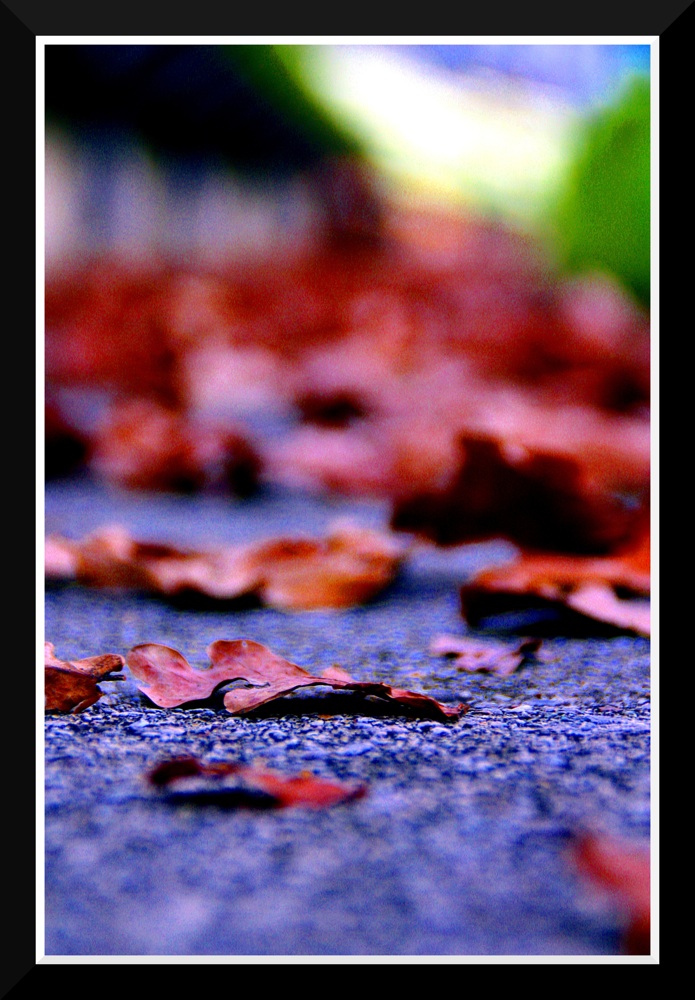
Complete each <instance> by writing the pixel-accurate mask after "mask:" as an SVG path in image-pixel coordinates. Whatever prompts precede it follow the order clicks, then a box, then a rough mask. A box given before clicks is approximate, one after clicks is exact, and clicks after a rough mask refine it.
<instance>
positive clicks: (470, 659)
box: [430, 635, 541, 677]
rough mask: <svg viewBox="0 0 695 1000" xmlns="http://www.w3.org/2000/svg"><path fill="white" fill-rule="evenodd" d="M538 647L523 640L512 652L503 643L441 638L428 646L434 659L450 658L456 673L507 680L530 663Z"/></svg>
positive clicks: (531, 642) (533, 640)
mask: <svg viewBox="0 0 695 1000" xmlns="http://www.w3.org/2000/svg"><path fill="white" fill-rule="evenodd" d="M540 645H541V640H540V639H525V640H524V641H523V642H522V643H521V644H520V645H519V646H517V647H516V648H515V649H512V648H511V647H510V646H509V645H506V644H505V643H502V642H494V641H492V640H480V639H469V638H466V637H464V636H456V635H440V636H437V637H436V638H434V639H433V640H432V642H431V643H430V653H432V655H434V656H450V657H453V660H454V665H455V666H456V667H457V668H458V669H459V670H467V671H469V672H470V673H474V672H476V671H485V672H487V673H492V674H498V675H499V676H500V677H508V676H509V674H512V673H513V672H514V671H515V670H516V668H517V667H518V666H520V665H521V664H522V663H523V662H524V661H525V660H527V659H530V658H531V657H532V656H533V654H534V653H535V652H536V651H537V650H538V649H539V648H540Z"/></svg>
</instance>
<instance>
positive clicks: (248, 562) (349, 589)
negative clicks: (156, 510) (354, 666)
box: [45, 525, 406, 610]
mask: <svg viewBox="0 0 695 1000" xmlns="http://www.w3.org/2000/svg"><path fill="white" fill-rule="evenodd" d="M405 549H406V546H405V545H404V544H403V543H402V542H401V541H400V540H398V539H395V538H394V537H393V536H392V535H391V534H389V533H387V532H383V531H376V530H371V529H367V528H359V527H355V526H353V525H349V526H345V525H343V526H337V527H336V528H335V529H334V530H333V531H332V532H330V533H329V535H328V536H327V537H326V538H325V539H311V538H272V539H267V540H262V541H259V542H252V543H250V544H247V545H235V546H223V547H219V548H217V549H210V550H207V551H194V550H183V549H177V548H174V547H173V546H169V545H159V544H154V543H147V542H139V541H137V540H136V539H134V538H133V537H132V536H131V535H130V534H129V532H127V531H126V530H125V529H124V528H121V527H111V528H106V529H103V530H101V531H99V532H97V533H95V534H93V535H90V536H88V537H87V538H85V539H84V540H83V541H81V542H75V541H71V540H70V539H67V538H62V537H60V536H56V535H52V536H49V537H48V538H47V539H46V549H45V566H46V576H47V578H48V579H52V580H72V579H74V580H77V581H78V582H79V583H83V584H85V585H88V586H95V587H121V588H130V589H137V590H144V591H150V592H153V593H158V594H163V595H165V596H168V597H173V596H175V595H185V594H197V595H199V596H202V597H204V598H208V599H210V600H213V601H230V600H238V599H240V598H244V597H249V596H255V597H257V598H258V599H259V600H261V601H262V602H263V603H264V604H267V605H269V606H270V607H274V608H281V609H287V610H289V609H292V610H310V609H315V608H346V607H352V606H354V605H356V604H362V603H364V602H365V601H368V600H370V599H371V598H372V597H374V596H375V595H376V594H377V593H379V591H381V590H382V589H383V588H384V587H385V586H387V584H389V583H390V582H391V581H392V580H393V578H394V577H395V575H396V572H397V569H398V566H399V565H400V562H401V561H402V558H403V555H404V553H405Z"/></svg>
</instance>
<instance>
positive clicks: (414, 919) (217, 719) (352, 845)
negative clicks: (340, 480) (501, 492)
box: [45, 476, 650, 960]
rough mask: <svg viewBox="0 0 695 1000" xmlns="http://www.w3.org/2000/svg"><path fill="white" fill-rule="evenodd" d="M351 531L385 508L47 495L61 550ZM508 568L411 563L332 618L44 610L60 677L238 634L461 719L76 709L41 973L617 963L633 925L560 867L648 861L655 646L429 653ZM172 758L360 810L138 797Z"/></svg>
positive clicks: (52, 843) (451, 558)
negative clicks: (597, 855) (280, 779)
mask: <svg viewBox="0 0 695 1000" xmlns="http://www.w3.org/2000/svg"><path fill="white" fill-rule="evenodd" d="M345 516H351V517H352V518H353V519H354V520H355V521H357V522H358V523H360V524H364V525H372V526H377V525H383V524H385V523H386V522H387V511H386V509H385V508H384V507H383V506H382V505H380V504H378V503H376V504H375V503H362V502H354V501H345V500H328V499H324V498H310V497H306V496H302V495H300V494H296V493H295V494H292V493H285V492H282V491H267V492H265V493H263V494H262V495H261V496H260V497H257V498H255V499H252V500H248V501H243V502H241V501H234V500H230V499H227V498H224V497H219V496H218V497H200V496H198V497H175V496H162V495H154V494H145V495H143V494H137V493H126V492H121V491H116V490H108V489H106V488H104V487H103V486H100V485H98V484H96V483H95V482H93V481H92V480H90V479H89V478H88V477H86V476H78V477H75V478H72V479H65V480H62V481H57V482H54V483H51V484H49V487H48V490H47V495H46V530H47V531H48V532H58V533H62V534H66V535H69V536H71V537H75V538H79V537H82V536H83V535H84V534H85V533H86V532H88V531H90V530H92V529H95V528H97V527H100V526H103V525H104V524H108V523H121V524H124V525H125V526H126V527H128V528H129V529H130V530H131V531H132V532H133V533H134V534H136V535H137V537H139V538H146V539H150V540H159V541H167V542H172V543H176V544H179V545H184V546H185V545H196V544H205V543H208V544H213V543H216V542H232V541H246V540H252V539H255V538H260V537H263V536H266V535H268V534H277V533H286V532H292V533H297V532H305V533H309V534H319V533H321V532H322V531H323V530H324V529H325V528H326V527H327V526H328V525H329V524H330V523H331V521H332V520H334V519H335V518H337V517H345ZM510 551H511V550H510V548H509V547H508V546H506V545H505V544H503V543H495V544H487V545H471V546H464V547H461V548H459V549H456V550H450V551H448V552H445V551H435V550H432V551H429V552H428V551H422V552H418V553H417V554H416V555H415V556H414V557H413V558H412V560H411V561H410V562H409V563H408V564H407V565H406V566H405V568H404V570H403V572H402V574H401V576H400V578H399V579H398V580H397V581H396V582H395V583H394V585H393V586H392V587H391V588H390V589H389V590H388V591H386V592H385V593H384V594H383V595H382V596H381V597H379V598H378V599H377V600H375V601H374V602H373V603H372V604H370V605H368V606H365V607H361V608H356V609H350V610H346V611H335V612H308V613H287V612H280V611H274V610H269V609H247V610H238V611H233V610H228V609H227V610H219V609H216V610H202V609H199V608H185V607H177V606H172V605H171V604H168V603H166V602H164V601H161V600H158V599H156V598H155V597H151V596H142V595H140V596H137V595H122V594H121V595H115V594H111V593H108V592H105V591H97V590H88V589H84V588H80V587H77V586H72V585H71V586H66V587H61V588H57V589H50V590H49V591H48V593H47V595H46V638H47V639H49V640H50V641H52V642H53V643H54V644H55V647H56V653H57V655H58V656H59V657H61V658H69V659H73V658H78V657H83V656H91V655H95V654H97V653H104V652H118V653H122V654H125V653H126V652H127V651H128V649H129V648H130V647H131V646H133V645H136V644H138V643H141V642H160V643H165V644H167V645H170V646H173V647H175V648H176V649H178V650H180V651H181V652H182V653H183V654H184V655H185V656H186V657H187V658H188V659H189V660H190V661H191V662H192V663H194V664H196V665H199V666H203V665H205V664H206V662H207V661H206V656H205V649H206V646H207V645H208V644H209V643H210V642H212V641H213V640H215V639H220V638H225V639H233V638H241V637H244V638H250V639H254V640H256V641H258V642H262V643H265V644H266V645H268V646H269V647H270V648H271V649H272V650H273V651H274V652H276V653H279V654H281V655H283V656H285V657H287V658H288V659H290V660H292V661H293V662H295V663H298V664H300V665H302V666H304V667H305V668H307V669H309V670H311V672H312V673H318V672H321V671H322V670H323V669H325V668H326V667H329V666H331V665H333V664H340V665H341V666H343V667H344V668H345V669H346V670H348V671H349V672H350V673H351V674H352V675H353V676H354V677H355V678H356V679H358V680H372V679H374V680H380V681H384V682H387V683H392V684H396V685H399V686H402V687H406V688H410V689H412V690H417V691H423V692H425V693H427V694H429V695H431V696H433V697H435V698H437V699H438V700H440V701H443V702H447V703H457V702H459V701H465V702H467V703H469V704H470V706H471V708H470V711H469V712H468V713H467V714H466V715H464V716H463V718H462V719H461V720H460V721H459V722H457V723H454V724H446V723H439V722H433V721H429V720H417V719H410V718H405V717H402V716H398V715H385V714H382V713H380V712H379V711H377V710H376V709H374V711H373V714H364V715H363V714H351V712H348V711H346V710H345V711H343V710H342V706H341V704H340V703H338V704H337V705H336V704H331V705H330V706H329V705H327V704H324V703H321V702H317V701H316V699H314V700H312V701H311V702H305V703H302V704H301V705H300V706H297V705H296V704H295V705H294V706H293V708H292V711H291V713H290V714H283V709H282V707H279V708H278V709H277V710H274V711H272V712H269V713H267V714H266V715H265V716H264V717H257V718H236V717H232V716H231V715H230V714H229V713H227V712H226V711H225V710H224V709H223V708H221V707H214V708H195V709H186V708H177V709H168V710H165V709H160V708H157V707H154V706H152V705H151V704H149V703H147V702H146V700H145V699H144V698H143V697H142V696H141V695H140V694H139V692H138V691H137V688H136V687H135V685H134V684H133V683H132V681H126V682H124V683H119V684H117V683H106V684H104V685H103V687H104V690H106V691H107V694H106V696H105V697H104V698H102V699H101V701H99V702H98V703H97V704H96V705H94V706H93V707H91V708H89V709H87V710H86V711H85V712H84V713H82V714H79V715H74V716H71V715H69V716H57V715H54V716H50V717H48V718H47V719H46V729H45V732H46V745H45V759H46V786H45V787H46V791H45V858H46V868H45V875H46V881H45V954H46V955H64V956H80V955H85V956H94V955H104V956H114V955H123V956H156V955H163V956H171V955H181V956H190V957H195V956H221V957H230V958H232V959H233V958H235V957H239V956H305V957H310V956H356V957H358V958H359V957H362V958H367V957H369V956H381V957H389V958H393V959H398V958H399V957H402V956H419V957H423V958H425V957H426V956H451V957H454V958H456V957H461V958H465V957H467V956H468V957H475V956H484V957H488V956H538V957H539V958H540V960H542V959H543V958H547V957H549V956H611V955H617V954H618V953H619V950H620V941H621V934H622V931H623V929H624V928H625V924H626V915H625V913H624V912H622V911H621V909H620V908H619V906H618V905H617V903H616V901H615V899H612V898H610V897H606V896H604V895H603V894H597V893H596V892H595V891H593V890H592V889H591V888H590V887H589V886H588V885H587V883H586V882H585V881H584V880H583V879H582V878H581V877H580V876H579V874H578V873H577V871H576V870H575V868H574V866H573V864H572V862H571V852H570V847H571V843H572V838H573V837H574V836H575V835H577V834H578V833H579V832H581V831H585V830H590V831H596V832H603V833H607V834H610V835H614V836H619V837H625V838H629V839H631V840H633V841H635V843H636V844H641V845H646V844H647V842H648V839H649V830H650V750H649V744H650V700H649V699H650V684H649V681H650V676H649V674H650V655H649V654H650V647H649V642H648V640H646V639H643V638H636V637H629V636H618V637H614V638H593V637H587V638H572V639H570V638H555V639H547V640H545V641H544V645H543V652H544V656H543V659H542V660H540V661H539V662H535V663H529V664H528V665H526V666H524V667H523V668H521V669H520V670H518V671H517V672H516V673H514V674H512V675H511V676H510V677H504V678H503V677H495V676H493V675H489V674H468V673H461V672H460V671H457V670H456V668H455V667H454V666H453V665H452V663H451V662H450V661H448V660H446V659H442V658H438V657H434V656H431V655H430V654H429V653H428V646H429V643H430V640H431V639H432V638H433V637H434V636H435V635H438V634H441V633H444V632H447V633H452V632H453V633H459V634H463V633H464V632H465V631H466V626H465V624H464V622H463V620H462V619H461V617H460V614H459V608H458V595H457V588H458V585H459V584H460V583H462V582H463V580H464V579H466V578H467V577H468V576H469V575H470V574H471V573H472V572H474V571H475V570H477V569H478V568H480V567H481V566H483V565H487V564H489V563H493V562H497V561H501V560H504V559H505V558H508V557H509V555H510ZM476 634H478V633H476ZM316 697H320V695H317V696H316ZM329 708H330V711H337V713H338V714H334V715H330V714H329V713H328V711H327V709H329ZM181 754H194V755H196V756H199V757H200V758H202V759H204V760H206V761H216V760H237V761H240V762H244V763H251V762H263V763H264V764H266V765H267V766H268V767H271V768H273V769H275V770H277V771H279V772H282V773H287V774H290V773H295V772H298V771H303V770H306V771H310V772H311V773H313V774H316V775H318V776H321V777H325V778H332V779H339V780H345V781H350V782H353V781H359V782H364V783H366V785H367V786H368V794H367V795H366V796H365V797H364V798H362V799H359V800H356V801H353V802H349V803H346V804H344V805H341V806H337V807H334V808H332V809H326V810H321V811H312V810H303V809H299V808H290V809H284V810H251V809H232V810H225V809H221V808H219V807H208V808H206V807H202V806H199V805H198V806H192V805H181V804H178V805H173V804H171V803H169V802H166V801H164V800H162V799H160V798H159V797H158V796H157V795H156V794H154V792H153V791H152V790H151V789H150V788H149V787H148V785H147V782H146V780H145V775H146V772H147V771H148V769H149V768H151V767H152V766H153V765H155V764H156V763H158V762H159V761H161V760H164V759H166V758H167V757H170V756H175V755H181Z"/></svg>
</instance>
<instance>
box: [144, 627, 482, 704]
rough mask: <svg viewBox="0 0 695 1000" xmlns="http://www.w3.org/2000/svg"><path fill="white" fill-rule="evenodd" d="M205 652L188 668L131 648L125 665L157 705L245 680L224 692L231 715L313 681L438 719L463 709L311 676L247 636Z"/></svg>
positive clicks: (167, 652)
mask: <svg viewBox="0 0 695 1000" xmlns="http://www.w3.org/2000/svg"><path fill="white" fill-rule="evenodd" d="M207 652H208V656H209V657H210V661H211V663H212V666H211V667H210V668H208V669H207V670H196V669H194V668H193V667H191V666H190V665H189V663H188V662H187V660H186V659H185V658H184V657H183V656H182V655H181V653H179V652H177V650H175V649H170V648H169V647H168V646H162V645H159V644H157V643H147V644H143V645H140V646H135V647H133V649H131V650H130V652H129V653H128V656H127V664H128V667H129V668H130V671H131V673H132V674H133V676H134V677H135V679H136V681H138V687H139V688H140V690H141V691H142V692H143V693H144V694H145V695H147V697H148V698H150V699H151V700H152V701H153V702H154V703H155V704H156V705H159V706H160V707H162V708H172V707H174V706H175V705H185V704H186V703H188V702H191V701H201V700H205V699H207V698H209V697H210V696H211V695H212V693H213V692H214V691H215V689H216V688H218V687H220V686H221V685H222V684H226V683H230V682H232V681H246V683H247V685H248V686H247V687H236V688H232V689H230V690H228V691H227V692H226V693H225V695H224V704H225V707H226V708H227V710H228V711H229V712H231V713H232V714H243V713H246V712H250V711H252V710H253V709H255V708H258V707H260V706H261V705H265V704H267V703H268V702H271V701H274V700H275V699H276V698H281V697H282V696H283V695H286V694H289V693H290V692H292V691H296V690H297V689H298V688H304V687H315V686H317V685H323V686H326V687H331V688H334V689H336V690H341V689H344V690H349V691H353V692H356V693H358V694H361V695H363V696H365V697H366V696H368V695H373V696H376V697H378V698H382V699H384V700H385V701H387V702H391V703H393V704H396V705H402V706H403V707H405V708H407V709H409V710H410V711H413V712H415V713H416V714H417V715H420V716H424V717H427V718H436V719H441V720H444V721H456V720H457V719H459V718H460V717H461V715H463V713H464V712H465V711H467V709H468V706H467V705H457V706H456V707H454V706H449V705H443V704H440V702H438V701H435V699H434V698H430V697H428V696H427V695H424V694H418V693H416V692H414V691H406V690H403V689H402V688H394V687H391V686H390V685H388V684H382V683H379V682H375V681H366V682H362V681H355V680H353V679H352V678H351V677H350V675H349V674H347V673H345V671H343V670H342V669H340V668H336V667H331V668H329V669H328V670H326V671H324V673H323V674H322V675H320V676H316V675H313V674H310V673H309V672H308V671H306V670H304V669H303V668H302V667H299V666H297V665H296V664H294V663H290V662H289V661H288V660H285V659H283V658H282V657H281V656H277V655H276V654H275V653H273V652H271V650H269V649H268V648H267V647H266V646H262V645H261V644H260V643H258V642H252V641H251V640H249V639H235V640H227V639H218V640H217V641H216V642H213V643H212V644H211V645H210V646H208V650H207Z"/></svg>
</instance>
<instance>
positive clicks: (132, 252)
mask: <svg viewBox="0 0 695 1000" xmlns="http://www.w3.org/2000/svg"><path fill="white" fill-rule="evenodd" d="M45 100H46V160H45V169H46V203H45V252H46V380H47V385H46V389H47V423H46V448H47V472H48V474H49V476H52V475H64V474H66V473H69V472H72V471H74V470H75V469H76V468H78V469H79V468H87V469H88V470H89V472H90V474H95V475H98V476H100V477H102V478H105V479H106V480H107V481H108V482H110V483H112V484H115V485H118V486H125V487H127V488H148V489H182V488H183V489H188V490H191V489H194V490H195V489H201V488H214V489H225V490H229V491H230V493H232V494H239V493H242V494H248V493H250V492H253V489H255V488H262V487H263V485H264V484H265V485H268V484H284V485H285V486H289V487H292V488H298V489H311V490H320V491H329V492H330V491H339V492H348V493H354V494H369V495H376V496H380V497H386V498H388V500H389V501H391V502H393V503H394V504H396V505H398V504H401V503H403V502H405V501H408V500H410V499H412V498H413V497H414V496H419V495H420V494H422V493H423V492H424V493H427V494H431V493H432V492H433V491H434V492H437V491H440V492H441V491H445V492H446V490H448V489H449V488H450V486H451V483H452V481H453V479H454V478H455V477H456V476H457V475H458V474H459V473H460V471H461V467H462V464H463V465H465V447H464V446H463V445H462V442H463V441H464V440H465V439H466V438H470V437H471V436H474V437H476V438H480V437H485V438H486V439H488V440H490V441H493V442H494V443H495V446H496V448H497V449H498V451H499V456H503V455H505V454H506V455H507V457H506V458H505V457H499V456H498V460H499V461H500V462H503V463H511V464H514V462H516V461H517V460H518V455H519V449H525V454H526V455H528V454H531V455H534V454H543V455H546V454H549V455H551V456H554V457H556V458H557V457H559V458H562V459H563V460H569V461H571V462H573V463H574V464H575V466H576V467H577V468H578V469H579V472H580V474H581V476H582V477H583V479H582V482H583V484H584V485H582V487H581V491H580V492H581V493H582V495H586V493H587V491H588V492H590V493H591V494H592V495H594V494H595V493H596V492H597V491H598V493H600V494H601V495H602V494H603V493H606V494H610V496H611V497H615V496H619V497H621V498H623V499H625V503H626V504H627V506H628V507H629V508H630V509H634V508H635V506H637V507H644V506H645V505H646V502H647V500H646V497H647V496H648V478H649V399H650V391H649V381H650V379H649V375H650V344H649V303H650V227H649V222H650V174H649V164H650V48H649V46H648V45H603V44H602V45H598V44H549V45H538V44H533V45H531V44H529V45H526V44H504V45H455V44H451V45H402V44H392V45H380V44H376V45H353V44H349V45H310V46H292V45H279V46H277V45H253V46H247V45H214V46H210V45H196V44H184V45H169V44H164V45H161V44H160V45H158V44H151V45H128V44H126V45H120V44H115V45H114V44H105V45H94V44H89V45H71V44H68V45H63V44H49V45H47V46H46V47H45ZM515 449H516V452H515ZM514 454H516V455H517V458H516V459H515V458H514V457H513V456H514ZM510 456H511V457H510ZM587 477H588V478H587ZM585 480H586V481H587V482H589V481H590V486H587V485H586V483H585ZM618 534H620V532H618ZM591 544H593V543H591ZM601 544H603V543H601ZM609 544H612V543H609ZM590 547H591V546H590ZM599 547H600V546H599Z"/></svg>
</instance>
